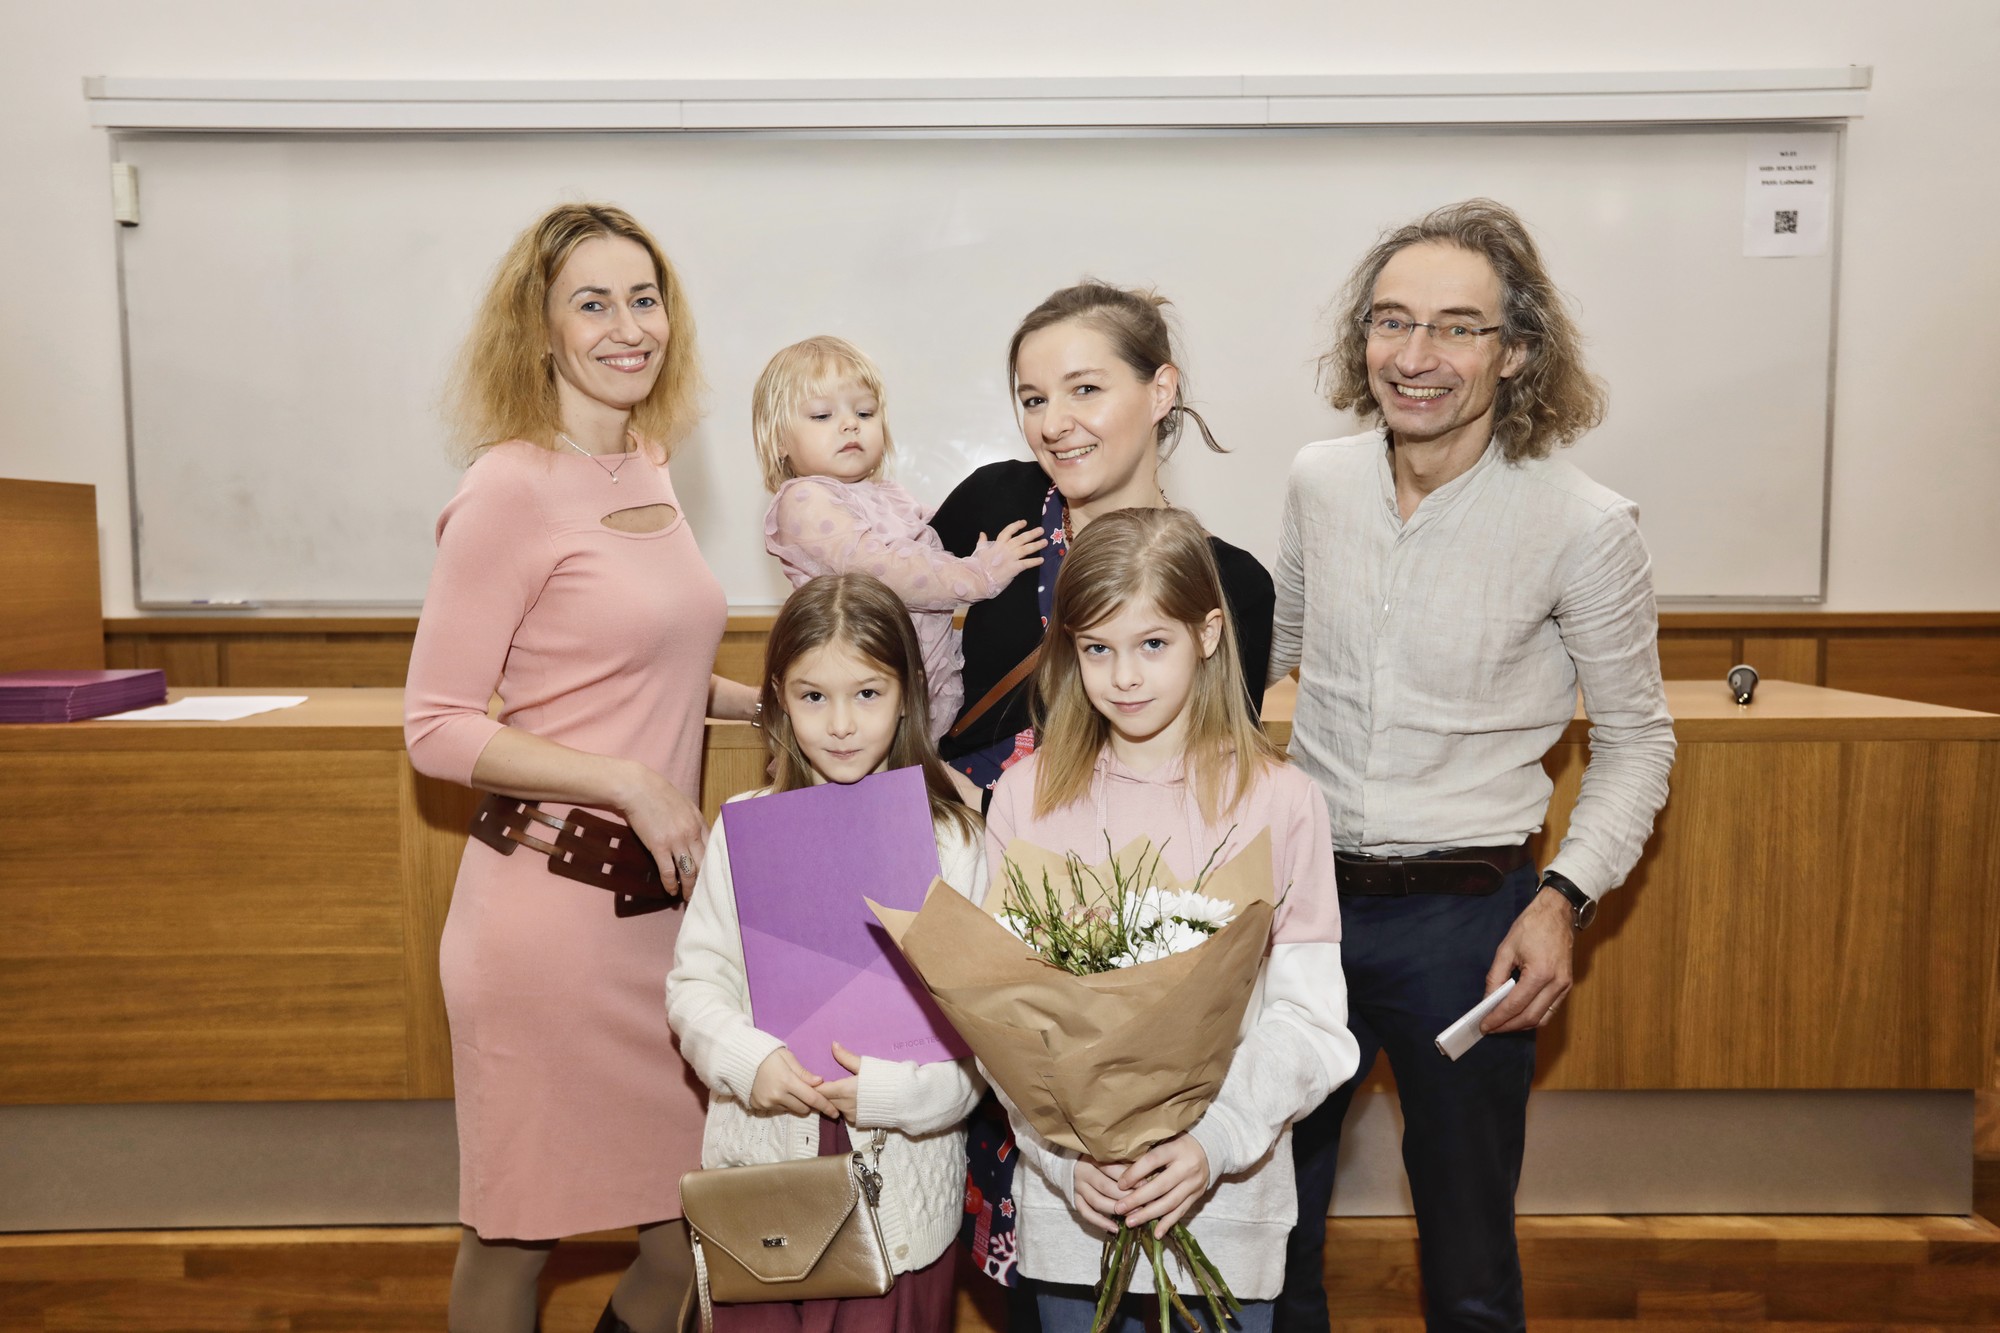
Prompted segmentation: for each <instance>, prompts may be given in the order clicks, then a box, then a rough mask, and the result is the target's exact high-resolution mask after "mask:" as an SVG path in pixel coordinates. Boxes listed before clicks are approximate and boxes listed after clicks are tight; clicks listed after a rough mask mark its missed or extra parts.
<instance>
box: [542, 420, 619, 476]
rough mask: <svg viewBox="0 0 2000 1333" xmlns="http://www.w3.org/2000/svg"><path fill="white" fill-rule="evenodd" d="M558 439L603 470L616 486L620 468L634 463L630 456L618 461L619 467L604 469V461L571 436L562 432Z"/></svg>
mask: <svg viewBox="0 0 2000 1333" xmlns="http://www.w3.org/2000/svg"><path fill="white" fill-rule="evenodd" d="M556 438H557V439H558V440H561V441H562V442H563V443H564V444H566V445H568V446H569V447H570V448H572V449H574V450H576V451H577V452H578V453H580V454H582V455H583V456H584V457H585V458H588V459H589V460H590V461H591V462H593V463H595V464H597V466H598V467H600V468H603V469H604V475H605V476H607V477H609V478H611V484H612V485H614V486H616V485H617V484H618V471H619V468H622V467H624V466H625V465H626V464H627V463H629V462H631V461H632V459H631V458H630V457H629V456H627V457H625V458H621V459H619V460H618V467H604V460H603V459H601V458H599V457H598V456H597V455H596V454H593V453H592V452H590V450H588V449H586V448H584V447H583V446H582V445H580V444H578V443H577V442H576V441H575V440H572V439H571V438H570V437H569V436H567V435H565V434H563V433H562V432H561V431H557V432H556Z"/></svg>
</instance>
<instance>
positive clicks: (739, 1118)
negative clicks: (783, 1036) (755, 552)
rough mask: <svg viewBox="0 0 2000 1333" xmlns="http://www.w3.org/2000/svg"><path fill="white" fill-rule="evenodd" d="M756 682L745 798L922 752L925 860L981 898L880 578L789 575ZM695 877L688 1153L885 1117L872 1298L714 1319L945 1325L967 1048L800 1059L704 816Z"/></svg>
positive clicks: (857, 774) (828, 1137) (771, 1158)
mask: <svg viewBox="0 0 2000 1333" xmlns="http://www.w3.org/2000/svg"><path fill="white" fill-rule="evenodd" d="M763 690H764V694H763V699H764V714H763V715H764V717H765V718H766V719H767V720H766V722H765V732H766V735H767V737H768V741H769V744H770V748H771V754H772V761H773V762H772V774H773V778H772V782H771V785H770V786H769V787H768V788H766V789H765V790H764V791H763V792H755V793H746V795H764V794H766V793H768V792H782V791H792V790H795V789H797V788H801V787H809V786H813V785H815V784H817V783H821V782H843V783H846V782H858V781H860V780H861V779H862V778H864V777H867V776H868V775H869V774H871V773H880V772H883V771H885V770H887V769H891V768H905V767H910V766H912V765H917V766H921V767H922V769H923V772H924V780H925V785H926V786H927V787H928V789H929V792H930V806H931V818H932V822H933V824H934V826H935V828H936V831H937V844H938V863H939V867H940V873H941V874H942V875H943V877H944V879H945V880H946V882H948V883H949V884H950V885H951V886H952V887H953V888H955V889H957V890H958V891H959V892H961V893H963V894H965V895H966V896H967V897H970V898H973V899H974V900H977V899H978V898H980V897H981V896H982V894H983V892H984V886H985V882H986V881H985V866H984V858H983V856H982V849H981V845H980V839H979V819H978V816H976V815H974V814H973V813H972V811H970V810H968V809H967V808H966V807H964V806H963V805H961V804H959V802H958V799H957V796H956V792H955V789H954V787H953V785H952V782H951V779H950V777H949V776H948V774H947V770H946V769H945V767H944V764H943V763H942V762H941V761H940V760H939V759H938V757H937V753H936V751H935V750H933V749H932V748H931V737H930V728H929V705H928V701H927V699H926V698H925V690H924V671H923V663H922V660H921V658H920V656H919V649H918V645H917V639H916V634H915V632H914V630H913V629H912V628H911V625H910V617H909V615H908V613H907V612H905V611H904V609H903V604H902V602H901V601H900V600H899V599H898V598H897V596H896V594H895V593H894V592H892V591H890V590H889V588H888V587H887V586H885V585H884V584H883V583H882V582H881V581H880V580H878V579H875V578H872V577H870V576H869V575H866V574H839V575H832V576H828V577H823V578H816V579H813V580H811V581H810V582H808V583H806V584H805V585H804V586H803V587H801V588H799V589H798V590H797V591H796V592H794V593H793V594H792V596H791V598H790V600H788V601H787V602H786V603H785V605H784V608H783V609H782V610H781V611H779V613H778V617H777V620H776V621H775V622H774V623H773V624H772V626H771V636H770V640H769V647H768V648H767V650H766V655H765V668H764V686H763ZM734 799H738V800H740V799H742V797H736V798H734ZM855 836H856V837H857V838H865V837H866V836H867V830H866V829H856V830H855ZM699 884H700V888H699V889H698V891H696V892H695V893H694V894H693V895H692V896H691V897H690V899H689V902H688V908H687V918H686V920H685V921H684V922H683V923H682V925H681V932H680V940H679V942H678V943H677V945H676V946H675V949H674V967H673V972H672V973H671V974H670V975H669V977H668V978H667V1019H668V1021H669V1023H671V1024H672V1026H673V1029H674V1032H675V1033H676V1034H677V1035H678V1036H679V1038H680V1043H681V1053H682V1054H683V1055H684V1056H685V1057H686V1059H687V1062H688V1064H689V1065H690V1066H691V1067H692V1068H693V1069H694V1071H695V1073H696V1074H697V1075H698V1076H699V1077H700V1078H701V1080H702V1082H703V1083H705V1084H707V1085H708V1089H709V1099H708V1121H707V1124H706V1126H705V1127H704V1130H703V1134H702V1150H701V1163H702V1165H703V1166H705V1167H716V1166H747V1165H752V1164H756V1163H761V1162H777V1161H783V1160H786V1159H790V1158H798V1157H812V1156H815V1155H819V1156H826V1155H829V1154H835V1153H845V1152H848V1151H851V1145H850V1136H849V1133H848V1129H849V1127H850V1126H852V1127H854V1128H855V1129H861V1130H873V1129H885V1130H888V1131H889V1133H888V1136H887V1144H886V1145H885V1147H884V1148H883V1151H882V1157H881V1163H880V1166H881V1173H882V1180H883V1188H882V1195H881V1204H880V1211H879V1213H878V1216H879V1219H880V1221H881V1225H882V1234H883V1239H884V1241H885V1242H886V1243H887V1245H888V1248H889V1255H890V1259H891V1262H892V1265H893V1267H894V1268H895V1270H896V1272H897V1274H898V1277H897V1279H896V1285H895V1287H894V1288H892V1289H891V1290H890V1292H889V1293H888V1294H887V1295H886V1296H879V1297H869V1298H856V1299H853V1300H846V1301H809V1302H773V1303H770V1304H763V1305H734V1306H717V1307H716V1310H715V1318H716V1326H717V1328H718V1329H719V1330H724V1333H804V1331H805V1330H808V1329H812V1330H831V1329H834V1328H839V1329H843V1330H846V1329H857V1330H876V1329H879V1330H881V1331H882V1333H919V1331H922V1330H932V1329H947V1328H950V1327H951V1322H952V1258H951V1254H950V1249H951V1242H952V1239H953V1238H954V1237H955V1236H956V1235H957V1232H958V1218H959V1214H960V1212H961V1211H962V1207H963V1198H964V1187H965V1131H964V1128H963V1124H964V1120H965V1117H966V1115H967V1113H968V1112H970V1111H971V1109H972V1107H973V1105H974V1103H976V1102H977V1101H978V1100H979V1095H980V1092H981V1091H982V1090H983V1088H984V1084H983V1083H981V1082H980V1081H979V1079H978V1076H977V1075H976V1074H975V1073H974V1072H973V1070H972V1062H971V1061H970V1060H965V1061H956V1062H955V1061H941V1062H938V1063H934V1064H925V1065H918V1064H914V1063H908V1062H897V1061H892V1060H878V1059H875V1058H874V1057H872V1056H856V1055H854V1054H853V1053H852V1052H850V1051H848V1050H847V1049H846V1048H845V1047H844V1046H841V1045H839V1044H836V1045H835V1046H834V1048H833V1054H834V1058H835V1059H836V1060H838V1061H839V1062H840V1064H841V1065H842V1066H843V1067H844V1068H846V1069H848V1070H850V1071H852V1074H851V1076H850V1077H847V1078H843V1079H837V1080H833V1081H825V1080H822V1079H821V1078H820V1077H819V1076H817V1075H815V1074H813V1073H811V1072H810V1071H808V1070H807V1069H806V1068H805V1067H804V1066H803V1065H801V1064H800V1063H799V1062H798V1060H797V1059H796V1058H794V1057H793V1055H792V1052H791V1051H790V1050H789V1049H787V1048H786V1046H785V1044H784V1043H783V1042H782V1041H780V1040H779V1039H778V1038H777V1037H774V1036H772V1035H771V1034H770V1033H768V1032H762V1031H759V1030H758V1029H757V1027H756V1026H755V1025H754V1024H753V1023H752V1022H751V1017H750V991H749V983H748V981H747V979H746V976H745V973H744V966H743V937H742V932H741V929H740V926H739V924H738V918H737V913H736V893H735V888H734V885H733V882H732V880H731V876H730V870H729V846H728V840H727V838H726V837H725V835H724V825H723V823H722V821H721V820H719V819H718V820H717V821H716V822H715V827H714V829H713V831H712V832H711V833H710V834H709V840H708V849H707V855H706V859H705V860H704V861H703V863H702V871H701V877H700V880H699ZM856 908H857V910H864V909H862V908H861V906H860V904H858V903H857V904H856Z"/></svg>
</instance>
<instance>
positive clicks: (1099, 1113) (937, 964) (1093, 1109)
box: [869, 830, 1275, 1162]
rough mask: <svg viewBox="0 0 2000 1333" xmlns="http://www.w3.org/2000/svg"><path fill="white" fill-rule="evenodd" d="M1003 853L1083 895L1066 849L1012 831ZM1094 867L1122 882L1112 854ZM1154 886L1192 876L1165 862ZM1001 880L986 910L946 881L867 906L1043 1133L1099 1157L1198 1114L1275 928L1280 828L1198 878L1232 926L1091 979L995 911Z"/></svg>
mask: <svg viewBox="0 0 2000 1333" xmlns="http://www.w3.org/2000/svg"><path fill="white" fill-rule="evenodd" d="M1146 847H1147V844H1146V843H1145V841H1144V840H1139V841H1135V842H1133V843H1132V844H1131V845H1129V846H1127V847H1126V848H1124V849H1123V850H1122V851H1120V852H1119V853H1117V862H1118V864H1119V865H1121V866H1135V865H1137V864H1139V861H1138V858H1139V856H1140V855H1141V854H1147V855H1148V856H1150V853H1147V852H1146ZM1007 859H1008V860H1009V861H1011V862H1013V863H1014V865H1016V866H1017V867H1019V868H1020V870H1021V873H1022V876H1023V878H1024V879H1025V880H1026V881H1027V883H1028V884H1029V885H1031V886H1033V887H1034V888H1035V889H1036V890H1037V891H1039V888H1040V885H1041V880H1042V872H1043V871H1044V870H1045V869H1046V870H1047V872H1048V876H1049V883H1050V885H1051V886H1053V888H1054V889H1055V891H1056V894H1057V897H1058V901H1061V902H1065V903H1067V902H1071V901H1074V899H1075V897H1076V894H1075V893H1074V892H1073V891H1072V889H1071V887H1070V877H1069V874H1068V872H1067V870H1066V869H1065V867H1064V860H1063V858H1062V857H1061V856H1060V855H1057V854H1056V853H1053V852H1049V851H1047V850H1045V849H1043V848H1040V847H1036V846H1034V845H1032V844H1030V843H1026V842H1021V841H1016V842H1014V843H1013V844H1011V845H1010V846H1009V847H1008V848H1007ZM1091 869H1092V870H1093V871H1094V872H1095V873H1096V874H1097V875H1098V876H1099V878H1100V879H1101V880H1102V882H1103V883H1105V884H1107V885H1108V884H1109V883H1110V882H1111V878H1110V873H1109V863H1100V864H1097V865H1094V866H1092V867H1091ZM1150 885H1156V886H1157V887H1159V888H1161V889H1166V890H1175V889H1179V888H1181V887H1183V885H1182V882H1181V881H1180V880H1179V879H1177V878H1175V876H1174V875H1173V874H1172V872H1171V871H1169V870H1168V869H1167V868H1166V867H1165V866H1164V865H1161V866H1160V867H1159V869H1158V871H1157V873H1156V874H1154V875H1153V876H1152V877H1151V880H1150ZM1141 887H1148V886H1141ZM1005 889H1006V878H1005V876H1004V875H1003V876H1001V877H1000V878H999V879H998V880H997V881H996V882H995V883H994V885H993V886H992V888H991V889H989V890H988V892H987V895H986V903H987V906H986V907H985V908H980V907H975V906H974V905H973V904H972V903H970V902H968V901H966V899H965V898H963V897H961V896H960V895H959V894H958V893H956V892H954V891H953V890H952V889H951V887H950V886H949V885H944V884H942V882H941V881H940V882H934V883H933V884H932V885H931V892H930V894H929V896H927V897H926V898H925V899H924V905H923V907H922V908H921V909H919V910H918V911H915V912H904V911H897V910H896V909H894V908H888V907H881V906H877V905H876V904H874V903H872V902H871V903H870V904H869V906H870V907H871V908H873V909H874V912H875V915H876V917H877V918H878V919H879V920H880V921H881V922H882V925H883V927H884V929H886V930H887V931H888V932H889V937H890V939H892V940H893V941H894V942H895V944H896V946H897V948H899V949H901V950H902V952H903V956H904V957H905V958H907V959H909V961H910V965H911V966H912V967H913V968H914V969H915V970H916V972H917V975H918V976H919V977H921V978H922V979H923V983H924V986H925V988H926V989H927V990H928V991H929V992H930V994H931V996H932V998H933V999H935V1000H936V1001H937V1004H938V1007H939V1008H940V1009H941V1010H943V1011H944V1015H945V1017H946V1018H948V1019H950V1020H951V1023H952V1026H954V1027H956V1028H957V1029H958V1031H959V1034H960V1035H961V1036H963V1037H964V1038H965V1040H966V1043H967V1044H968V1045H970V1046H971V1047H972V1049H973V1052H974V1053H975V1054H976V1055H977V1056H978V1057H979V1060H980V1063H981V1064H983V1065H984V1066H985V1068H986V1072H987V1074H988V1076H990V1077H991V1078H992V1080H993V1081H994V1082H995V1083H997V1084H999V1086H1000V1089H1001V1090H1002V1091H1003V1092H1005V1093H1006V1094H1007V1098H1008V1100H1009V1101H1011V1102H1012V1103H1013V1104H1014V1107H1015V1108H1016V1109H1017V1110H1018V1111H1019V1112H1020V1113H1021V1114H1022V1115H1024V1116H1026V1117H1027V1118H1028V1121H1029V1123H1031V1124H1032V1125H1034V1127H1035V1129H1036V1130H1037V1131H1038V1132H1039V1133H1040V1134H1041V1135H1042V1136H1043V1137H1044V1138H1046V1139H1048V1140H1049V1141H1051V1142H1052V1143H1056V1144H1060V1145H1061V1146H1063V1147H1065V1148H1068V1149H1070V1150H1072V1151H1074V1152H1078V1153H1082V1154H1084V1155H1085V1156H1088V1157H1091V1158H1094V1159H1095V1160H1097V1161H1100V1162H1129V1161H1132V1160H1134V1159H1135V1158H1137V1157H1139V1156H1140V1155H1141V1154H1142V1153H1144V1152H1145V1151H1146V1150H1147V1149H1148V1148H1150V1147H1152V1146H1153V1145H1155V1144H1157V1143H1162V1142H1164V1141H1166V1140H1167V1139H1170V1138H1172V1137H1173V1136H1174V1135H1176V1134H1179V1133H1182V1132H1184V1131H1185V1130H1186V1129H1187V1128H1188V1127H1189V1126H1191V1125H1193V1124H1194V1123H1195V1122H1196V1121H1197V1120H1199V1119H1201V1116H1202V1113H1203V1112H1204V1111H1206V1110H1207V1109H1208V1104H1209V1102H1210V1101H1211V1100H1212V1099H1213V1098H1214V1097H1215V1094H1216V1092H1217V1091H1218V1090H1219V1089H1220V1088H1221V1087H1222V1080H1223V1077H1224V1075H1226V1074H1227V1073H1228V1072H1229V1062H1230V1059H1231V1057H1232V1056H1234V1055H1235V1053H1236V1044H1237V1039H1238V1035H1239V1033H1240V1032H1241V1030H1242V1025H1243V1012H1244V1010H1245V1008H1246V1007H1247V1006H1248V1005H1249V1002H1250V996H1251V994H1252V992H1253V991H1254V990H1255V988H1256V983H1257V972H1258V968H1259V967H1260V965H1261V964H1262V962H1263V959H1264V952H1265V947H1266V945H1267V944H1268V942H1269V940H1270V934H1271V917H1272V913H1273V911H1274V910H1275V908H1274V906H1273V902H1272V898H1273V894H1272V883H1271V836H1270V832H1269V830H1265V831H1263V832H1260V833H1259V834H1258V835H1257V836H1256V837H1255V838H1254V839H1252V840H1251V842H1250V843H1249V845H1248V846H1246V847H1245V848H1244V849H1243V850H1242V851H1241V852H1239V853H1238V854H1237V855H1236V856H1234V857H1233V858H1231V859H1230V860H1229V861H1228V862H1227V863H1226V864H1224V865H1222V866H1219V867H1217V868H1215V869H1214V870H1212V871H1211V872H1210V873H1209V876H1208V879H1207V880H1206V881H1205V882H1204V883H1203V884H1202V886H1201V891H1202V892H1203V893H1205V894H1207V895H1209V896H1210V897H1212V898H1221V899H1226V900H1227V901H1229V902H1233V903H1235V904H1236V906H1237V911H1236V915H1235V917H1234V919H1233V920H1231V921H1230V923H1229V924H1228V925H1226V926H1224V927H1223V928H1222V929H1221V930H1220V931H1218V932H1217V933H1216V934H1214V935H1212V936H1210V937H1209V938H1208V939H1207V940H1206V941H1204V942H1203V943H1202V944H1200V945H1199V946H1197V947H1196V948H1193V949H1190V950H1188V951H1187V952H1185V953H1179V954H1174V955H1172V956H1170V957H1167V958H1162V959H1159V960H1157V961H1155V962H1150V963H1141V964H1138V965H1137V966H1134V967H1126V968H1120V969H1118V970H1116V971H1112V972H1103V973H1099V974H1097V975H1095V976H1087V977H1079V976H1072V975H1071V974H1069V973H1067V972H1064V971H1062V970H1061V969H1059V968H1056V967H1052V966H1050V965H1049V964H1047V963H1044V962H1042V961H1041V960H1040V958H1039V957H1037V956H1036V954H1035V953H1034V952H1033V951H1032V950H1030V949H1029V948H1028V947H1027V945H1025V944H1023V943H1022V942H1021V941H1020V940H1018V939H1016V938H1015V937H1014V936H1013V935H1012V934H1010V933H1009V932H1008V931H1007V929H1006V928H1005V927H1004V926H1002V925H1001V924H1000V923H999V922H998V921H996V920H995V919H994V917H995V916H997V915H998V913H999V911H1000V909H1001V908H1002V907H1003V906H1005Z"/></svg>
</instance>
